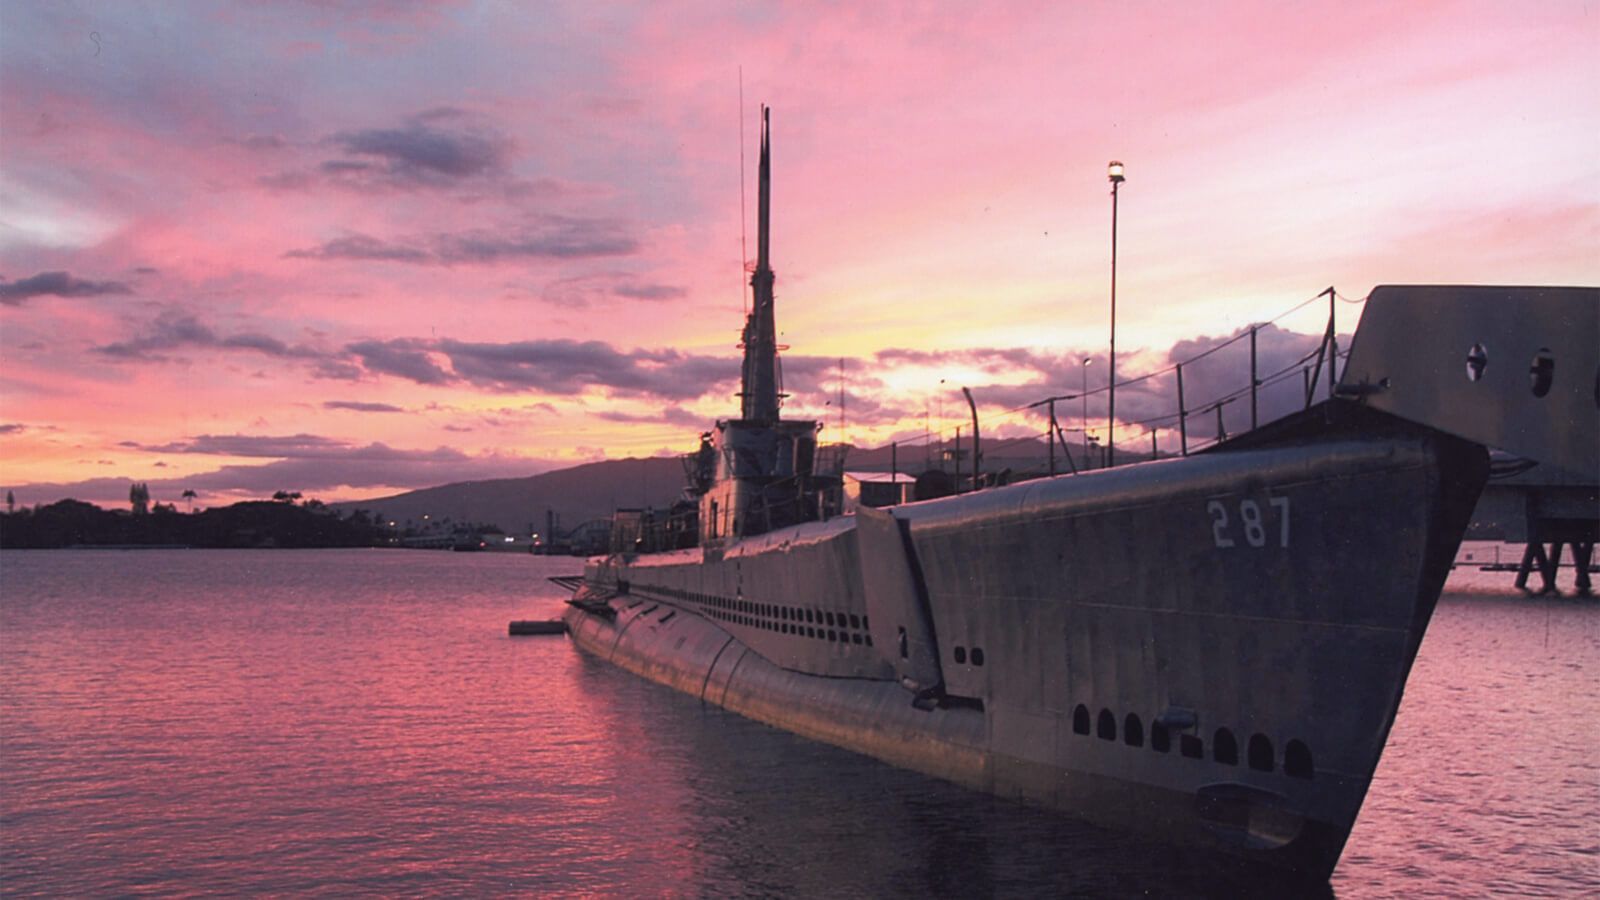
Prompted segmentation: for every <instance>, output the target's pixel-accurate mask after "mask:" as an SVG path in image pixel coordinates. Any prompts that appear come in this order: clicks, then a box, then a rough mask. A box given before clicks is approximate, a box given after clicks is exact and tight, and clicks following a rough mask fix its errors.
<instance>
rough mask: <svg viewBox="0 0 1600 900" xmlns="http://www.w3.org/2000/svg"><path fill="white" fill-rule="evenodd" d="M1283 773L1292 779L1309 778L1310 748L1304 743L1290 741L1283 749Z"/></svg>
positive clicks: (1310, 769)
mask: <svg viewBox="0 0 1600 900" xmlns="http://www.w3.org/2000/svg"><path fill="white" fill-rule="evenodd" d="M1283 773H1284V774H1285V775H1288V776H1290V777H1292V778H1310V777H1311V774H1312V767H1311V748H1310V747H1307V746H1306V745H1305V744H1304V743H1302V742H1300V741H1297V740H1292V741H1290V742H1289V743H1288V744H1286V745H1284V748H1283Z"/></svg>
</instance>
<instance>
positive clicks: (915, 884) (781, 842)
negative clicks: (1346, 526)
mask: <svg viewBox="0 0 1600 900" xmlns="http://www.w3.org/2000/svg"><path fill="white" fill-rule="evenodd" d="M578 568H579V563H578V561H576V560H567V559H544V558H537V557H527V556H518V555H493V554H451V553H426V552H403V551H261V552H255V551H140V552H110V551H72V552H67V551H60V552H12V551H8V552H6V553H3V554H0V892H3V893H4V894H6V895H8V896H22V895H52V896H73V895H107V894H130V893H132V894H145V893H159V894H167V893H174V892H177V893H195V892H201V893H226V894H237V893H263V892H265V893H276V894H307V893H310V894H338V895H346V894H371V895H414V894H460V893H503V892H524V893H541V894H611V895H630V896H637V895H808V896H818V895H854V896H925V895H930V894H933V895H945V896H981V895H994V894H999V895H1027V896H1031V895H1041V894H1051V893H1055V894H1063V893H1077V894H1086V893H1087V894H1112V895H1130V894H1144V893H1150V894H1155V895H1185V894H1201V893H1220V894H1227V893H1240V892H1243V891H1247V890H1250V889H1251V888H1252V886H1253V885H1252V883H1250V882H1248V881H1243V880H1241V879H1242V878H1243V876H1241V875H1240V874H1239V873H1236V872H1233V871H1231V870H1230V869H1229V868H1228V867H1227V866H1226V865H1225V864H1224V865H1217V864H1213V863H1212V862H1211V861H1209V860H1199V859H1195V858H1193V857H1191V856H1186V855H1184V854H1182V853H1180V852H1178V851H1172V850H1168V849H1165V848H1161V847H1157V846H1149V845H1146V844H1144V843H1142V842H1140V841H1139V840H1137V839H1135V838H1130V837H1128V836H1125V835H1120V834H1115V833H1111V832H1106V831H1102V830H1099V829H1095V828H1091V827H1087V826H1082V825H1074V824H1072V823H1069V822H1063V821H1060V820H1058V819H1054V818H1052V817H1049V816H1044V815H1042V814H1040V813H1037V812H1034V811H1031V810H1027V809H1024V808H1021V807H1017V806H1014V805H1012V804H1009V803H1005V802H1000V801H995V800H991V799H989V798H986V797H983V796H981V795H977V794H973V793H970V792H967V791H964V790H961V789H959V788H955V787H951V786H948V785H945V784H942V783H940V782H937V781H933V780H931V779H928V778H924V777H922V776H919V775H915V774H912V773H908V772H902V771H898V770H895V769H892V768H889V767H887V766H884V765H882V764H879V763H876V762H874V761H871V760H868V759H865V758H862V757H859V756H855V755H853V754H850V753H846V752H843V751H839V750H835V749H832V748H829V747H824V746H820V745H817V744H813V743H811V742H808V741H804V740H801V739H799V738H796V737H793V736H791V735H788V734H785V733H782V732H778V731H774V730H772V729H769V728H766V727H763V726H760V725H756V724H754V723H751V722H748V721H745V720H743V719H740V718H738V717H737V716H733V715H730V714H727V713H724V712H721V711H718V710H713V709H704V708H702V707H701V706H700V705H699V703H698V702H697V701H694V700H692V699H690V698H687V697H684V696H682V695H679V694H676V693H674V692H671V691H669V690H666V689H664V688H660V687H657V686H655V685H652V684H648V683H646V682H644V681H642V680H640V679H638V678H635V677H633V676H631V675H628V674H626V673H623V672H620V671H617V670H614V669H612V668H609V667H607V666H605V665H603V664H600V663H597V662H595V661H593V660H591V659H588V658H586V657H583V656H581V655H580V654H578V653H577V652H576V651H575V650H574V649H573V648H572V646H571V645H570V644H569V643H567V641H566V640H565V639H564V638H559V637H557V638H517V639H512V638H508V637H507V636H506V631H505V629H506V622H507V621H508V620H510V619H513V618H543V617H553V616H555V615H557V614H558V613H559V610H560V607H561V593H560V591H559V590H558V589H556V588H555V587H554V586H553V585H550V584H549V583H548V582H546V581H545V577H546V576H548V575H555V574H572V573H575V572H576V571H577V570H578ZM1564 577H1565V578H1566V579H1568V581H1570V573H1568V574H1567V575H1566V576H1564ZM1509 579H1510V576H1509V575H1507V574H1503V573H1501V574H1494V575H1490V574H1487V573H1479V572H1476V571H1475V570H1470V569H1464V570H1462V571H1461V572H1460V573H1458V575H1457V576H1456V578H1455V579H1454V580H1453V582H1452V588H1451V590H1452V593H1451V594H1450V595H1448V596H1447V597H1446V598H1445V599H1444V600H1443V601H1442V603H1441V605H1440V608H1439V611H1438V613H1437V614H1436V615H1435V617H1434V621H1433V624H1432V626H1431V627H1430V630H1429V633H1428V637H1427V639H1426V640H1425V641H1424V643H1423V647H1422V652H1421V655H1420V657H1419V659H1418V662H1417V666H1416V670H1415V672H1414V673H1413V676H1412V679H1411V683H1410V687H1409V688H1408V691H1407V695H1406V699H1405V702H1404V704H1403V705H1402V708H1401V711H1400V716H1399V719H1398V721H1397V722H1396V725H1395V728H1394V732H1393V734H1392V736H1391V739H1390V744H1389V748H1388V750H1387V751H1386V753H1385V755H1384V758H1383V762H1382V763H1381V764H1380V766H1379V769H1378V776H1377V780H1376V782H1375V783H1374V785H1373V788H1372V790H1371V792H1370V794H1369V795H1368V798H1367V803H1366V806H1365V807H1364V809H1363V811H1362V814H1361V819H1360V821H1359V822H1358V824H1357V826H1356V829H1355V832H1354V834H1353V835H1352V837H1351V839H1350V843H1349V845H1348V847H1347V848H1346V851H1345V855H1344V859H1343V861H1342V862H1341V864H1340V866H1339V869H1338V870H1337V872H1336V873H1335V876H1334V880H1333V884H1332V886H1331V891H1332V892H1333V893H1335V894H1337V895H1338V896H1340V897H1367V896H1418V895H1426V894H1434V895H1438V896H1459V895H1462V894H1480V893H1485V892H1491V891H1494V892H1508V893H1527V894H1552V895H1573V894H1583V893H1590V894H1593V893H1595V892H1596V891H1600V815H1597V813H1596V810H1600V725H1597V722H1600V700H1597V697H1596V673H1597V672H1600V649H1597V648H1600V604H1597V603H1596V602H1594V601H1577V600H1572V599H1554V600H1532V599H1524V598H1521V597H1520V596H1517V595H1513V594H1512V593H1511V592H1510V591H1509V590H1507V589H1506V586H1507V585H1508V583H1509Z"/></svg>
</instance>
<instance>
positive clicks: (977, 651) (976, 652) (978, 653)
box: [950, 647, 983, 666]
mask: <svg viewBox="0 0 1600 900" xmlns="http://www.w3.org/2000/svg"><path fill="white" fill-rule="evenodd" d="M950 655H951V656H954V657H955V659H956V664H957V665H962V666H964V665H966V664H967V660H969V659H970V660H972V664H973V665H975V666H981V665H983V648H982V647H973V648H972V652H971V653H968V652H967V648H965V647H957V648H956V649H955V651H954V652H953V653H951V654H950Z"/></svg>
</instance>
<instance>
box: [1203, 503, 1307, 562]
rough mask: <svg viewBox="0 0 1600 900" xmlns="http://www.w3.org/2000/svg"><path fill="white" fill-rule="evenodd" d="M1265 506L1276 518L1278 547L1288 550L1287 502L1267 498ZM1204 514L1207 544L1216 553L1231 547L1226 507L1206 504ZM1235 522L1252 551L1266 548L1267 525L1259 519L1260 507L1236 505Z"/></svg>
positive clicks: (1231, 539) (1254, 504)
mask: <svg viewBox="0 0 1600 900" xmlns="http://www.w3.org/2000/svg"><path fill="white" fill-rule="evenodd" d="M1267 504H1268V505H1270V506H1271V507H1272V509H1273V511H1274V512H1275V513H1276V514H1277V516H1278V546H1279V547H1288V546H1289V498H1288V497H1268V498H1267ZM1206 512H1208V513H1210V514H1211V540H1212V542H1213V543H1215V544H1216V545H1217V547H1218V548H1219V549H1227V548H1229V547H1233V546H1235V542H1234V539H1233V537H1231V536H1230V535H1231V533H1232V532H1233V529H1231V528H1229V527H1228V507H1227V506H1226V505H1225V504H1224V503H1223V502H1222V501H1221V500H1208V501H1206ZM1239 521H1240V523H1241V524H1242V526H1243V531H1244V540H1245V543H1247V544H1249V545H1250V546H1252V547H1265V546H1266V545H1267V534H1268V525H1267V523H1266V521H1265V519H1264V518H1263V517H1262V515H1261V504H1259V503H1257V502H1256V501H1254V500H1250V499H1245V500H1240V501H1239Z"/></svg>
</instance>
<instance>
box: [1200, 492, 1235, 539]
mask: <svg viewBox="0 0 1600 900" xmlns="http://www.w3.org/2000/svg"><path fill="white" fill-rule="evenodd" d="M1206 512H1209V513H1211V537H1212V539H1213V540H1215V541H1216V542H1217V546H1218V547H1232V546H1233V538H1230V537H1228V536H1227V535H1226V534H1225V533H1224V532H1226V531H1227V529H1228V508H1227V507H1225V506H1223V505H1222V501H1221V500H1212V501H1211V502H1210V503H1207V504H1206Z"/></svg>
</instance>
